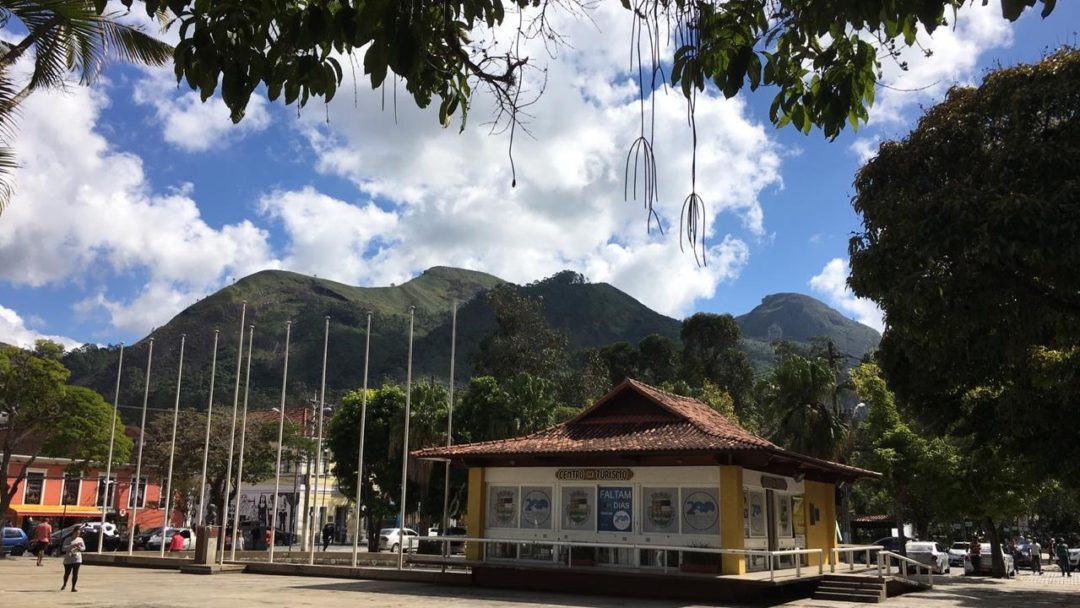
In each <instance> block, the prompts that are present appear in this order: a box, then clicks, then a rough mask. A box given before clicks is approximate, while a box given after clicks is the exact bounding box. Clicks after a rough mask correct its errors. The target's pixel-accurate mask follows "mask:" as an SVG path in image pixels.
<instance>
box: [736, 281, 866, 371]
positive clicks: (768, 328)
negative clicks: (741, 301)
mask: <svg viewBox="0 0 1080 608" xmlns="http://www.w3.org/2000/svg"><path fill="white" fill-rule="evenodd" d="M735 321H736V322H738V324H739V329H740V330H742V335H743V347H744V350H745V351H746V352H747V354H748V355H749V356H750V361H751V363H753V365H754V367H755V368H757V369H759V370H760V369H763V368H767V367H770V366H772V361H773V348H772V343H773V342H776V341H777V340H785V341H788V342H798V343H803V344H805V343H806V342H808V341H809V340H811V339H812V338H819V337H826V338H829V339H831V340H832V341H833V344H835V345H836V348H837V349H838V350H839V351H840V353H842V354H844V355H847V356H848V364H849V365H854V364H855V363H856V362H857V361H858V359H860V358H862V356H863V355H865V354H866V353H867V352H869V351H871V350H873V349H875V348H877V345H878V343H879V342H880V341H881V334H879V333H878V332H877V331H875V330H874V329H871V328H869V327H867V326H865V325H863V324H861V323H857V322H855V321H852V320H851V319H848V318H847V317H845V316H844V315H842V314H840V313H839V312H837V311H836V310H835V309H833V308H831V307H829V306H828V305H826V304H825V303H824V302H822V301H820V300H817V299H814V298H811V297H810V296H806V295H803V294H799V293H776V294H772V295H769V296H765V297H764V298H762V300H761V304H759V305H758V306H757V307H755V308H754V309H753V310H751V311H750V312H748V313H746V314H744V315H740V316H738V317H735Z"/></svg>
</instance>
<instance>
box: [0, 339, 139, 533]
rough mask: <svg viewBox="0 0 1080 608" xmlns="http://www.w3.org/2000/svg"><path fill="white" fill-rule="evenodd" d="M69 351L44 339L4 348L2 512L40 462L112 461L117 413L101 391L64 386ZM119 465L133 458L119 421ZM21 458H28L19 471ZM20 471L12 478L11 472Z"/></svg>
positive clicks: (0, 363)
mask: <svg viewBox="0 0 1080 608" xmlns="http://www.w3.org/2000/svg"><path fill="white" fill-rule="evenodd" d="M62 354H63V348H62V347H61V346H60V345H58V344H56V343H54V342H49V341H47V340H39V341H38V342H37V343H36V345H35V349H34V350H33V351H28V350H23V349H20V348H14V347H6V348H3V349H0V413H2V414H4V417H5V419H6V421H5V423H4V427H3V429H2V430H0V441H2V442H3V443H2V446H0V449H2V450H3V451H2V453H0V470H3V471H5V472H7V473H6V475H5V479H4V483H3V484H0V512H5V511H7V509H8V507H9V506H10V505H11V501H12V499H13V498H14V496H15V493H16V492H17V491H18V489H19V486H20V485H21V484H22V482H23V481H24V480H25V479H26V472H27V470H28V469H30V468H31V467H33V465H34V462H36V461H37V459H38V458H42V457H47V458H68V459H72V460H73V461H74V462H73V465H72V466H73V468H74V469H77V468H80V467H83V466H86V465H87V464H91V463H93V464H102V463H104V462H105V460H107V458H108V456H107V454H108V449H109V434H110V433H109V426H110V424H111V423H112V415H113V409H112V407H111V406H110V405H109V404H107V403H106V402H105V400H104V399H102V398H101V396H100V395H98V394H97V393H95V392H93V391H91V390H89V389H85V388H80V387H71V386H66V385H65V384H64V382H65V380H67V377H68V370H67V369H66V368H65V367H64V366H63V365H62V364H61V363H60V361H59V358H60V356H61V355H62ZM116 431H117V432H116V444H115V449H114V451H113V462H114V464H116V463H121V462H124V461H126V460H127V457H128V455H129V452H130V450H131V440H130V439H128V438H127V437H126V436H125V435H124V428H123V425H122V424H120V421H119V420H117V426H116ZM15 454H20V455H23V456H27V457H28V458H27V459H26V460H25V461H24V462H22V463H20V464H18V465H15V466H14V467H13V464H14V463H13V462H12V457H13V456H14V455H15ZM13 469H14V470H15V473H14V474H13V475H12V474H11V471H12V470H13Z"/></svg>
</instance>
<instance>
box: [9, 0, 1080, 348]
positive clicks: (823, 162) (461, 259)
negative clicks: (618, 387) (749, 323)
mask: <svg viewBox="0 0 1080 608" xmlns="http://www.w3.org/2000/svg"><path fill="white" fill-rule="evenodd" d="M976 4H978V3H976ZM600 7H601V8H600V9H599V10H597V11H596V12H595V13H594V14H593V20H594V24H590V23H586V22H581V21H572V20H566V21H565V22H564V23H563V25H562V28H563V31H565V32H566V33H567V34H568V35H569V36H570V39H571V40H572V41H573V47H572V48H565V49H562V50H561V51H560V53H559V55H558V57H556V58H554V59H550V58H548V56H547V54H546V53H545V52H544V50H543V49H540V48H537V49H532V50H533V51H534V53H535V56H536V57H537V58H538V61H540V60H542V61H543V62H546V66H547V68H548V71H549V72H548V86H547V89H546V91H545V92H544V94H543V96H542V97H540V98H539V100H538V102H537V103H536V104H535V105H533V106H532V107H531V108H530V112H531V113H532V117H531V118H530V119H529V122H528V124H527V126H528V128H529V130H530V131H531V133H532V135H533V137H532V138H529V137H524V136H521V135H520V134H519V137H518V139H517V143H516V145H515V149H514V158H515V161H516V166H517V170H518V171H517V183H518V185H517V187H516V188H511V186H510V183H511V176H510V166H509V162H508V161H507V144H508V141H507V138H506V136H505V135H500V134H491V133H490V132H489V131H490V128H489V127H488V126H485V125H484V123H485V122H487V121H488V120H489V117H490V116H491V100H490V98H488V97H487V96H486V95H484V94H483V93H482V92H481V93H479V94H478V96H477V98H476V100H475V101H474V107H473V110H472V115H471V117H470V121H469V126H468V128H467V129H466V130H465V132H464V133H461V134H459V133H458V129H457V128H456V126H455V127H454V128H450V129H442V128H440V127H439V126H438V124H437V118H436V116H437V115H436V113H435V112H434V110H430V109H429V110H419V109H417V108H415V107H413V106H411V105H410V103H409V100H408V99H407V98H406V97H405V93H404V91H403V90H402V91H399V103H398V106H397V111H396V113H395V112H394V110H393V108H392V99H393V90H392V88H391V89H389V90H388V91H387V92H386V99H387V103H386V109H383V105H384V104H383V93H382V92H372V91H370V90H368V89H367V88H365V87H364V81H363V79H362V75H361V82H360V84H359V87H358V88H357V90H356V93H355V95H354V93H353V86H352V84H351V82H350V83H346V84H345V85H343V86H342V88H341V89H340V93H339V96H338V98H337V99H335V101H334V102H333V103H331V104H329V105H328V106H324V105H323V104H321V103H314V104H312V105H310V106H309V107H307V108H305V109H304V110H303V111H301V112H300V113H299V115H298V113H297V111H296V109H295V108H285V107H282V106H281V105H280V104H270V103H268V102H266V101H265V100H262V99H256V100H255V101H253V104H252V106H251V107H250V108H249V113H248V116H247V117H246V118H245V120H244V121H243V122H241V123H240V125H238V126H234V125H232V124H231V123H230V122H229V121H228V119H227V113H226V111H225V109H224V106H223V105H222V104H221V102H220V101H219V100H217V99H211V100H210V101H208V102H207V103H205V104H204V103H201V102H199V101H198V99H197V98H196V97H195V96H194V94H193V93H191V92H189V91H188V90H187V89H186V88H177V87H176V86H175V81H173V79H172V76H171V69H162V70H146V69H137V68H132V67H125V66H115V67H113V68H112V69H110V70H109V72H108V73H107V79H106V80H105V81H104V82H102V83H101V84H100V85H99V86H95V87H94V88H92V89H87V88H83V87H78V86H72V87H71V88H69V90H67V91H66V92H62V93H47V94H38V95H35V96H34V97H32V98H31V99H29V100H28V101H27V102H26V103H25V104H24V107H23V111H22V116H21V119H20V126H19V128H20V130H19V134H18V139H17V142H16V149H17V150H18V153H19V155H20V162H21V163H22V167H21V168H20V169H19V171H18V173H17V175H16V188H17V191H16V196H15V199H14V201H13V204H12V206H11V207H10V208H9V209H8V210H7V211H5V212H4V214H3V215H2V216H0V259H3V260H4V262H5V263H4V264H3V266H2V268H0V341H4V342H13V343H19V344H28V343H30V342H32V340H33V339H34V338H35V337H38V336H52V337H55V338H58V339H61V340H62V341H64V342H65V343H67V344H69V345H73V344H77V343H80V342H95V343H115V342H118V341H121V340H123V341H127V342H131V341H133V340H135V339H138V338H140V337H142V336H143V335H145V334H146V333H147V332H148V331H149V330H150V329H151V328H152V327H154V326H155V325H158V324H161V323H163V322H165V321H167V320H168V319H169V318H171V317H172V316H173V315H175V314H176V313H177V312H179V311H180V310H182V309H183V308H184V307H186V306H188V305H190V304H191V303H192V302H194V301H195V300H196V299H197V298H199V297H202V296H204V295H206V294H208V293H212V292H214V291H216V290H217V289H219V288H221V287H222V286H224V285H227V284H229V283H230V282H231V281H232V280H234V279H235V278H237V277H241V276H245V275H247V274H249V273H251V272H254V271H257V270H260V269H263V268H285V269H289V270H295V271H297V272H304V273H308V274H317V275H319V276H323V277H329V278H334V279H337V280H340V281H343V282H347V283H351V284H360V285H373V286H374V285H387V284H390V283H401V282H403V281H406V280H408V279H409V278H410V277H411V276H414V275H416V274H417V273H419V272H420V271H422V270H424V269H425V268H427V267H430V266H433V265H452V266H462V267H467V268H473V269H476V270H482V271H486V272H490V273H492V274H496V275H498V276H501V277H503V278H505V279H508V280H512V281H515V282H528V281H531V280H535V279H539V278H542V277H544V276H548V275H551V274H553V273H554V272H557V271H558V270H561V269H566V268H569V269H573V270H576V271H579V272H582V273H584V274H585V275H586V276H587V277H589V278H590V279H591V280H593V281H605V282H609V283H612V284H614V285H615V286H617V287H619V288H621V289H623V290H625V291H627V292H629V293H630V294H631V295H633V296H635V297H637V298H638V299H640V300H642V301H643V302H645V303H646V304H648V305H649V306H651V307H653V308H655V309H657V310H659V311H661V312H664V313H666V314H669V315H672V316H676V317H679V316H684V315H686V314H689V313H691V312H693V311H698V310H705V311H717V312H732V313H736V314H739V313H743V312H746V311H748V310H750V309H751V308H752V307H753V306H755V305H756V304H757V303H758V302H759V301H760V299H761V298H762V297H763V296H765V295H767V294H770V293H775V292H780V291H798V292H803V293H810V294H812V295H815V296H817V297H819V298H821V299H823V300H825V301H826V302H828V303H830V304H831V305H833V306H835V307H837V308H838V309H840V310H841V311H842V312H844V314H847V315H848V316H851V317H852V318H856V319H859V320H861V321H863V322H865V323H867V324H870V325H874V326H877V327H879V328H880V326H881V317H880V313H879V312H878V311H877V310H876V309H875V308H874V307H873V305H872V304H870V303H868V302H864V301H859V300H857V299H855V298H853V297H852V296H851V295H850V294H849V293H847V292H846V291H845V289H844V283H843V282H844V279H845V277H846V272H847V269H846V261H847V239H848V236H849V235H850V233H851V232H852V231H854V230H856V229H857V228H858V218H857V217H856V216H855V214H854V213H853V212H852V210H851V207H850V202H849V201H850V197H851V195H852V187H851V182H852V179H853V176H854V173H855V171H856V170H857V169H858V167H859V166H860V164H861V163H862V162H864V161H865V159H866V158H868V157H869V155H871V154H872V153H873V151H874V150H875V149H876V145H877V143H878V142H879V141H881V140H882V139H888V138H895V137H902V136H903V135H904V134H905V133H906V132H907V131H908V130H910V129H911V127H912V126H913V125H914V122H915V120H916V119H917V117H918V116H919V114H920V111H921V110H920V108H922V107H925V106H927V105H930V104H932V103H934V101H935V100H939V99H941V98H942V96H943V95H944V92H945V91H946V90H947V89H948V87H949V86H950V85H951V84H953V83H957V82H959V83H973V82H977V81H978V79H979V78H980V77H981V75H982V74H983V73H984V71H985V70H987V69H989V68H991V67H993V66H995V65H999V64H1000V65H1011V64H1015V63H1018V62H1024V61H1032V60H1036V59H1038V58H1039V57H1040V56H1041V55H1042V54H1043V53H1044V51H1045V50H1046V49H1048V48H1054V47H1056V46H1058V45H1060V44H1065V43H1076V42H1077V35H1076V24H1077V23H1080V7H1078V6H1077V4H1076V3H1060V4H1059V6H1058V8H1057V10H1056V12H1055V13H1054V14H1053V15H1051V17H1050V18H1049V19H1047V20H1045V21H1044V20H1042V19H1041V18H1039V16H1038V15H1037V14H1028V15H1025V16H1024V17H1023V18H1022V19H1021V20H1020V21H1019V22H1018V23H1016V24H1009V23H1008V22H1005V21H1003V20H1002V19H1001V18H1000V13H999V10H1000V8H999V4H998V2H997V1H996V0H994V1H992V2H991V3H990V6H988V7H985V8H984V7H981V6H972V7H970V8H968V9H965V10H964V11H962V12H961V13H960V18H959V19H958V20H957V22H956V24H955V27H951V28H947V29H945V30H941V31H940V32H939V33H938V34H935V36H934V38H933V39H932V40H931V39H927V40H926V41H925V43H924V44H925V46H927V47H928V48H931V49H933V50H934V55H933V57H931V58H929V59H927V58H924V57H922V56H921V54H920V53H918V52H912V53H910V54H909V56H908V57H906V59H908V61H909V63H910V69H909V70H908V71H906V72H902V71H900V70H899V69H897V67H896V66H895V65H892V64H891V63H890V64H886V66H885V72H886V74H885V82H886V83H888V84H889V85H890V87H891V88H881V89H879V92H878V101H877V104H876V105H875V107H874V109H873V110H872V120H871V123H870V124H869V125H867V126H865V127H863V128H862V129H860V131H859V132H858V133H851V132H847V133H845V134H844V135H843V136H841V137H840V138H838V139H837V140H836V141H833V142H828V141H826V140H825V139H824V138H823V137H822V135H821V134H820V133H819V132H816V131H815V132H813V133H812V134H811V135H809V136H804V135H802V134H800V133H797V132H796V131H794V130H793V129H784V130H776V129H774V128H773V127H772V126H770V125H769V124H768V120H767V116H768V114H767V112H768V106H769V103H770V102H771V97H772V92H771V91H769V90H762V91H759V92H757V93H755V94H752V95H749V96H744V95H740V96H739V97H737V98H735V99H733V100H724V99H722V98H719V97H716V96H705V97H703V98H700V99H699V102H698V119H697V121H698V130H699V141H700V142H701V145H700V147H699V151H698V175H697V184H698V192H699V193H700V194H701V195H702V197H703V198H704V200H705V202H706V206H707V207H706V208H707V211H708V222H707V225H708V229H709V233H708V239H707V246H708V248H709V253H708V262H709V263H708V266H707V267H704V268H699V267H698V266H697V265H696V264H695V262H694V259H693V257H692V256H691V255H690V254H689V253H680V251H679V247H678V242H677V235H678V227H677V222H678V216H679V208H680V204H681V201H682V199H683V197H685V196H686V194H688V192H689V188H690V181H689V160H690V157H689V145H688V142H689V133H688V131H687V130H686V128H685V107H684V105H683V104H684V101H683V100H682V99H681V97H679V96H678V95H675V94H672V93H666V94H665V93H663V92H661V93H658V94H656V95H655V97H654V101H655V104H656V108H657V110H656V111H657V117H658V119H657V125H658V132H657V134H656V138H655V141H654V145H655V148H656V153H657V168H658V178H659V184H660V188H659V190H660V202H659V205H658V210H659V212H660V214H661V216H662V218H663V222H664V225H665V228H667V229H668V230H667V234H666V235H665V236H660V235H658V234H657V233H656V232H655V231H654V232H653V234H651V235H649V234H646V231H645V225H646V224H645V215H644V212H643V211H642V210H641V206H640V202H636V203H635V202H633V201H631V202H624V201H623V175H622V173H623V162H624V159H625V154H626V151H627V150H628V148H629V146H630V143H631V142H632V141H633V139H634V138H635V137H636V136H637V132H636V124H637V121H638V109H637V104H636V99H637V93H636V86H635V83H634V82H633V80H632V79H631V78H630V77H629V75H628V72H627V67H628V66H627V65H626V55H627V52H626V51H627V40H628V37H627V32H628V29H629V22H628V19H627V15H626V14H625V13H624V12H623V11H622V9H621V8H619V7H618V3H614V2H604V3H600ZM1030 12H1031V11H1029V13H1030ZM4 35H5V36H6V37H11V36H12V34H11V33H10V32H7V33H5V34H4ZM347 77H348V70H347ZM532 85H533V86H535V85H536V83H535V82H533V83H532Z"/></svg>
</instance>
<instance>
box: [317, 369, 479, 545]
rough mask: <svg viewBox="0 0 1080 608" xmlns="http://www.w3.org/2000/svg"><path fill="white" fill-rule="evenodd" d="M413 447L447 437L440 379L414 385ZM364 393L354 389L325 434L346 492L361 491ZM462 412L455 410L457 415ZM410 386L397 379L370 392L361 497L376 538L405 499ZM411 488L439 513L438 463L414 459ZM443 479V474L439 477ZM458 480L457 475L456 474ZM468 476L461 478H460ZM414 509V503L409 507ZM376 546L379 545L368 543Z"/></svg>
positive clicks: (426, 510) (413, 496) (425, 507)
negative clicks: (404, 451) (407, 391)
mask: <svg viewBox="0 0 1080 608" xmlns="http://www.w3.org/2000/svg"><path fill="white" fill-rule="evenodd" d="M411 401H412V402H411V408H412V418H411V420H410V424H409V450H410V451H412V450H418V449H421V448H425V447H430V446H433V445H442V444H443V443H445V441H446V412H447V410H446V405H447V394H446V390H445V388H444V387H442V386H440V385H437V384H424V383H420V384H416V385H414V386H413V392H412V400H411ZM362 403H363V394H362V393H361V391H352V392H349V393H347V394H346V395H345V397H344V398H343V399H342V402H341V407H340V408H338V410H337V411H336V412H334V417H333V418H332V419H331V421H330V424H329V426H328V429H327V434H326V445H327V446H328V447H329V449H330V451H331V452H332V453H333V455H334V458H333V472H334V475H335V476H336V477H337V479H338V487H339V488H340V491H341V492H342V494H344V495H345V496H348V497H352V498H355V496H356V465H357V462H358V457H359V451H360V433H359V429H360V420H361V413H362ZM456 418H457V413H455V419H456ZM404 423H405V391H404V390H403V389H402V388H401V387H400V386H396V385H392V384H386V385H383V386H382V387H380V388H378V389H374V390H370V391H369V392H368V401H367V422H366V436H365V439H364V471H363V473H362V478H363V480H364V482H363V487H362V495H361V501H362V502H363V505H362V506H363V508H364V509H365V510H366V513H367V515H368V535H369V536H368V537H369V538H377V537H378V529H379V527H380V525H381V524H382V523H383V522H384V521H387V520H391V519H393V518H395V517H396V516H397V515H398V509H399V501H400V499H401V454H402V448H403V447H404V446H403V440H404V436H405V433H404ZM409 462H410V467H409V478H408V486H407V492H408V496H409V497H410V498H409V501H410V505H411V504H412V501H414V500H417V501H420V502H421V511H422V513H421V515H422V516H426V517H430V518H432V519H434V518H435V516H436V515H441V513H442V495H443V494H442V485H441V483H440V484H439V485H436V484H433V483H432V477H433V476H432V473H433V470H434V468H435V466H434V463H431V462H428V461H419V460H417V459H415V458H414V459H410V460H409ZM439 481H440V482H441V479H439ZM451 482H452V483H454V480H451ZM463 483H464V479H463V478H462V479H459V480H457V484H458V485H461V484H463ZM410 510H411V509H410ZM369 549H370V550H373V551H377V550H378V547H377V546H371V547H369Z"/></svg>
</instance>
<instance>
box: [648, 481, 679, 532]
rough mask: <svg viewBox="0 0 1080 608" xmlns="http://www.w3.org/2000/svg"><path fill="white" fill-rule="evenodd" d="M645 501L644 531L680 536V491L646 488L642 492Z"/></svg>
mask: <svg viewBox="0 0 1080 608" xmlns="http://www.w3.org/2000/svg"><path fill="white" fill-rule="evenodd" d="M641 498H642V500H643V501H644V504H645V507H644V511H645V512H644V515H645V518H644V524H643V527H644V530H645V532H659V533H667V534H678V532H679V490H678V489H676V488H644V489H643V490H642V491H641Z"/></svg>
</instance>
